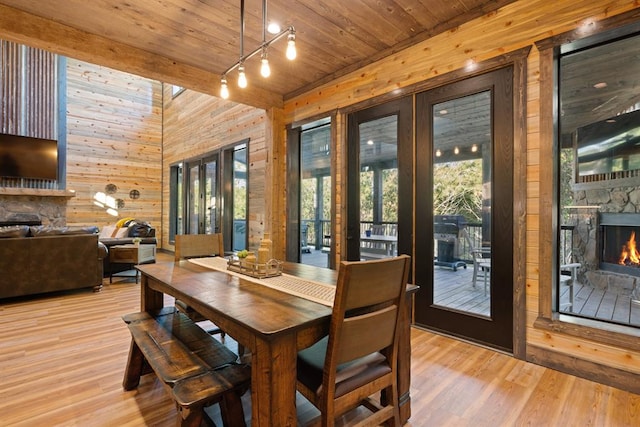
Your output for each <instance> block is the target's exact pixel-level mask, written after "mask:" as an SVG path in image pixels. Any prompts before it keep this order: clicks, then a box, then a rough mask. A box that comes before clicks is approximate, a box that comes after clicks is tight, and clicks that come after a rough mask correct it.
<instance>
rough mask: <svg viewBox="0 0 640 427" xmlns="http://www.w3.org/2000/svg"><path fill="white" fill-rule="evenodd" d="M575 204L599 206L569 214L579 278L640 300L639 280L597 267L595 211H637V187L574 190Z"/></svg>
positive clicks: (639, 197)
mask: <svg viewBox="0 0 640 427" xmlns="http://www.w3.org/2000/svg"><path fill="white" fill-rule="evenodd" d="M574 194H575V204H576V205H579V206H598V207H599V208H598V209H595V208H594V209H580V210H577V212H576V213H575V214H573V215H572V218H573V220H574V221H573V224H572V225H574V226H575V229H574V232H573V236H572V238H573V241H572V244H571V248H572V253H571V260H565V261H567V262H569V261H571V262H579V263H580V264H582V268H581V269H580V271H579V272H578V281H579V282H580V283H583V284H588V285H590V286H593V287H595V288H597V289H601V290H610V291H615V292H616V293H618V294H620V295H624V296H632V297H633V298H634V299H640V289H639V286H640V280H638V278H637V277H634V276H629V275H626V274H618V273H613V272H609V271H602V270H600V269H599V254H598V253H597V251H598V239H599V236H598V233H599V226H598V212H614V213H640V187H638V186H633V187H631V186H627V187H616V188H597V189H589V190H577V191H575V193H574Z"/></svg>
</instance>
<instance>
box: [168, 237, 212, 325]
mask: <svg viewBox="0 0 640 427" xmlns="http://www.w3.org/2000/svg"><path fill="white" fill-rule="evenodd" d="M174 249H175V253H174V259H175V260H176V261H180V260H182V259H188V258H203V257H210V256H222V255H223V254H224V244H223V240H222V234H221V233H216V234H176V241H175V247H174ZM175 305H176V308H177V309H178V310H179V311H181V312H183V313H184V314H186V315H187V316H188V317H189V318H190V319H191V320H193V321H194V322H203V321H205V320H207V319H205V318H204V317H203V316H202V315H201V314H200V313H198V312H197V311H195V310H194V309H193V308H192V307H190V306H188V305H187V304H186V303H185V302H184V301H181V300H176V301H175ZM207 332H209V333H210V334H212V335H213V334H222V337H224V336H225V333H224V331H222V330H221V329H220V328H217V327H216V328H209V329H207Z"/></svg>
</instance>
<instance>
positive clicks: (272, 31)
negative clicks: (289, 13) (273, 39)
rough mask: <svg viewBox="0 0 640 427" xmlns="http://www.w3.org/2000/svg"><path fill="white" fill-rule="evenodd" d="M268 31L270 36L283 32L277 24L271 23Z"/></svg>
mask: <svg viewBox="0 0 640 427" xmlns="http://www.w3.org/2000/svg"><path fill="white" fill-rule="evenodd" d="M267 31H268V32H269V33H270V34H278V33H279V32H280V31H281V28H280V25H278V23H276V22H270V23H269V25H268V26H267Z"/></svg>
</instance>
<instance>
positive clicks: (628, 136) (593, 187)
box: [553, 27, 640, 327]
mask: <svg viewBox="0 0 640 427" xmlns="http://www.w3.org/2000/svg"><path fill="white" fill-rule="evenodd" d="M637 31H638V30H637V29H633V28H628V27H627V28H623V29H616V30H614V31H610V32H607V33H604V34H599V35H596V36H591V37H587V38H584V39H580V40H579V41H574V42H572V43H567V44H564V45H562V46H560V47H559V48H558V49H557V51H556V58H557V61H556V65H557V69H556V71H557V76H558V78H557V86H558V91H557V97H558V98H557V105H558V112H559V114H558V129H557V130H558V133H557V153H556V154H557V159H558V168H557V171H558V172H557V182H558V191H557V197H558V242H559V243H558V252H557V268H556V278H555V286H556V292H555V295H556V297H555V300H554V301H553V303H554V309H555V311H558V312H560V313H562V314H564V315H571V316H577V317H582V318H588V319H596V320H598V321H605V322H608V323H615V324H621V325H627V326H628V325H630V326H635V327H640V259H639V258H640V255H639V254H638V250H637V246H636V240H637V239H638V238H640V33H638V32H637ZM636 236H637V237H636Z"/></svg>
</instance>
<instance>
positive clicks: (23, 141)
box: [0, 134, 58, 180]
mask: <svg viewBox="0 0 640 427" xmlns="http://www.w3.org/2000/svg"><path fill="white" fill-rule="evenodd" d="M0 176H2V177H12V178H31V179H49V180H57V179H58V142H57V141H55V140H53V139H42V138H32V137H27V136H17V135H9V134H0Z"/></svg>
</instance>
